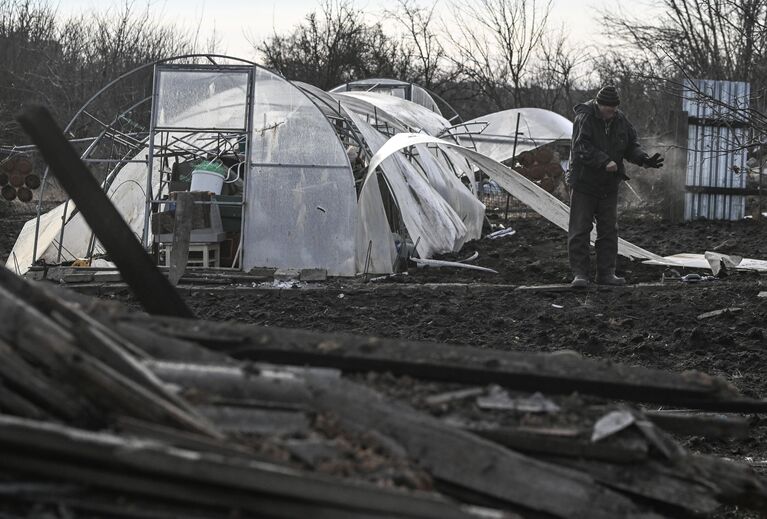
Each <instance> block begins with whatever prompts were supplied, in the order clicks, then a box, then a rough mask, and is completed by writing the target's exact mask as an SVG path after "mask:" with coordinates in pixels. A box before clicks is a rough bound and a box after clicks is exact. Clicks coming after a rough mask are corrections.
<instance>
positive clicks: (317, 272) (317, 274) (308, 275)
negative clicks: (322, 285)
mask: <svg viewBox="0 0 767 519" xmlns="http://www.w3.org/2000/svg"><path fill="white" fill-rule="evenodd" d="M327 279H328V271H327V270H325V269H301V281H325V280H327Z"/></svg>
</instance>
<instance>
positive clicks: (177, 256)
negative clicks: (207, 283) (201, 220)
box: [166, 192, 207, 286]
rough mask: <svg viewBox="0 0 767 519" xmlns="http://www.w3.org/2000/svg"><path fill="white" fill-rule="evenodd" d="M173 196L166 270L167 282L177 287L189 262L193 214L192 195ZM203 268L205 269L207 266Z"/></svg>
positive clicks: (187, 193) (185, 193)
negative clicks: (171, 230)
mask: <svg viewBox="0 0 767 519" xmlns="http://www.w3.org/2000/svg"><path fill="white" fill-rule="evenodd" d="M175 195H176V215H175V217H174V218H173V222H174V226H173V242H172V244H171V251H170V268H169V269H168V280H169V281H170V284H171V285H173V286H176V285H178V281H179V279H181V276H183V275H184V271H185V270H186V264H187V262H188V261H189V237H190V236H191V234H192V213H193V212H194V200H193V198H192V196H193V195H192V193H189V192H178V193H175ZM166 254H167V252H166ZM205 266H206V267H207V265H205Z"/></svg>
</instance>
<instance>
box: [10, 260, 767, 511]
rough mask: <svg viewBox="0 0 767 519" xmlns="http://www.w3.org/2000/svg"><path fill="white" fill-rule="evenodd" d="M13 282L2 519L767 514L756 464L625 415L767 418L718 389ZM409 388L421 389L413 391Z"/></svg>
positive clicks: (550, 358)
mask: <svg viewBox="0 0 767 519" xmlns="http://www.w3.org/2000/svg"><path fill="white" fill-rule="evenodd" d="M5 272H6V273H5V274H3V275H1V276H0V309H2V311H3V313H4V315H5V316H6V319H5V320H4V321H3V325H2V326H0V357H2V362H1V363H0V382H1V383H2V384H1V385H0V409H2V412H3V414H2V415H0V451H2V455H1V456H0V466H1V467H2V469H3V476H2V482H1V483H0V491H2V492H3V501H2V503H3V504H2V505H1V506H2V508H0V511H2V512H3V513H5V514H15V515H16V516H19V515H21V516H25V515H24V514H27V515H28V514H29V513H31V511H32V510H37V511H40V510H44V511H45V513H46V516H47V517H90V516H92V515H88V514H92V513H93V511H94V510H96V511H98V514H99V516H100V517H115V516H121V514H123V512H124V510H126V509H130V510H131V513H132V514H133V515H132V516H133V517H158V516H159V515H162V514H165V515H164V516H176V517H178V516H183V517H201V518H207V517H221V516H224V515H226V516H228V517H231V516H233V515H236V516H253V515H258V516H269V517H319V516H323V517H379V516H393V517H433V518H437V517H456V518H459V517H467V518H468V517H488V514H495V515H494V516H495V517H518V516H521V517H525V516H527V515H528V514H533V515H535V514H538V515H540V514H544V515H547V516H550V517H563V518H564V517H596V518H599V517H604V518H608V517H610V518H611V517H630V516H636V517H639V516H643V517H676V516H677V515H678V513H688V514H692V513H695V514H700V513H711V512H713V511H714V510H716V509H717V508H718V507H719V506H720V505H721V504H722V503H734V504H737V505H738V506H740V507H748V508H751V509H753V510H756V511H761V512H764V511H765V510H767V485H765V481H764V480H763V478H762V477H761V476H759V475H758V474H757V473H755V472H754V471H753V469H751V468H750V467H749V466H747V465H745V464H740V463H735V462H732V461H729V460H725V459H721V458H718V457H716V456H705V455H697V454H691V453H690V452H688V451H687V450H686V449H685V448H684V447H683V446H682V445H681V444H680V443H678V442H677V441H676V440H675V439H674V438H673V437H672V436H671V435H670V434H669V433H667V432H665V431H664V430H663V423H664V422H663V420H662V419H657V421H656V417H655V415H653V414H649V413H645V412H644V411H643V410H642V408H641V407H638V406H636V405H635V406H629V405H628V404H626V403H618V402H616V401H617V400H620V401H624V402H636V403H637V404H638V403H651V402H654V403H656V404H662V405H667V406H676V407H678V408H687V409H701V410H709V411H710V410H716V411H718V412H720V413H728V412H733V411H744V410H745V411H748V412H754V413H760V412H764V411H765V410H767V402H765V401H762V400H758V399H753V398H749V397H747V396H744V395H741V394H739V393H738V391H737V390H735V388H734V387H732V385H730V384H728V383H727V382H725V381H724V380H722V379H720V378H718V377H712V376H708V375H705V374H703V373H699V372H687V373H685V374H673V373H669V372H664V371H659V370H651V369H647V368H639V367H630V366H624V365H619V364H613V363H607V362H603V361H597V360H593V359H586V358H583V357H580V356H578V355H561V354H532V353H521V352H510V351H509V352H502V351H493V350H483V349H478V348H473V347H470V346H454V345H447V344H429V343H418V342H411V341H407V340H397V339H379V338H372V337H361V336H353V335H344V334H338V333H321V332H310V331H303V330H290V329H282V328H274V327H261V326H254V325H246V324H238V323H233V322H210V321H205V320H190V319H185V318H179V317H163V316H158V315H154V316H149V315H147V314H144V313H137V312H131V311H128V310H127V309H126V308H125V307H123V306H122V305H119V304H116V303H105V302H104V301H98V300H93V299H90V298H87V297H85V296H82V295H79V294H76V293H73V292H71V291H65V290H64V289H60V288H56V287H54V286H53V285H50V284H39V283H37V284H34V283H31V282H28V281H24V280H21V279H20V278H17V277H16V276H15V275H13V274H12V273H11V272H10V271H5ZM487 384H496V385H495V386H487ZM416 387H418V388H419V389H418V391H416V392H415V393H418V394H423V393H424V391H425V392H426V393H427V394H428V396H427V397H426V398H424V399H423V400H421V401H413V400H411V399H410V398H409V397H411V396H412V395H413V394H414V388H416ZM429 393H430V394H429ZM429 397H431V398H429ZM483 398H484V399H485V400H484V405H483V404H480V402H482V401H483ZM488 403H490V404H491V405H487V404H488ZM477 404H479V405H477ZM615 417H619V418H620V419H617V418H615ZM629 417H630V420H629V419H628V418H629ZM688 421H689V422H690V425H689V426H688V428H687V430H688V431H690V432H689V434H696V433H695V432H694V431H695V428H696V427H697V426H698V425H699V424H701V423H704V424H707V423H709V422H712V423H715V424H716V425H715V426H712V428H716V427H718V431H719V433H720V434H721V433H722V432H723V431H726V430H727V427H728V426H729V425H728V422H726V421H722V420H721V418H715V417H708V416H707V415H704V414H695V415H691V416H687V415H685V414H684V413H678V414H677V415H675V416H674V417H673V418H669V419H667V420H666V423H672V422H673V423H675V424H676V428H675V431H676V432H678V431H680V430H684V425H683V424H685V423H686V422H688ZM606 424H612V425H606ZM616 424H617V425H616ZM738 427H742V424H737V423H736V424H733V425H732V428H733V431H735V430H738ZM597 432H599V434H597ZM595 438H596V440H598V441H595ZM477 504H481V505H482V506H483V507H484V508H478V507H477V506H476V505H477ZM491 509H492V510H494V511H492V510H491ZM504 514H506V515H504Z"/></svg>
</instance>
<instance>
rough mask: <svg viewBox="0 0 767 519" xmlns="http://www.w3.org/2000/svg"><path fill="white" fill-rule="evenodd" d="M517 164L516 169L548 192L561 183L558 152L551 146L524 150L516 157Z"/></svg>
mask: <svg viewBox="0 0 767 519" xmlns="http://www.w3.org/2000/svg"><path fill="white" fill-rule="evenodd" d="M516 161H517V163H518V164H519V166H518V167H517V171H518V172H519V173H521V174H522V175H524V176H525V177H526V178H528V179H529V180H532V181H533V182H535V183H536V184H538V185H539V186H541V188H543V189H545V190H546V191H548V192H549V193H553V192H554V191H555V190H556V189H557V187H558V186H559V185H560V184H561V183H562V176H563V172H562V166H561V165H560V157H559V153H557V152H555V151H554V150H553V149H552V148H551V146H541V147H540V148H536V149H534V150H530V151H525V152H522V153H520V154H519V155H518V156H517V157H516Z"/></svg>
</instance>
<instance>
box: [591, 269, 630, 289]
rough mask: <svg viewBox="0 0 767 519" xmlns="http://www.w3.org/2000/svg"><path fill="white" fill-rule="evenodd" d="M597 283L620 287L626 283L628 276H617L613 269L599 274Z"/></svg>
mask: <svg viewBox="0 0 767 519" xmlns="http://www.w3.org/2000/svg"><path fill="white" fill-rule="evenodd" d="M597 284H598V285H611V286H615V287H620V286H623V285H625V284H626V278H622V277H619V276H616V275H615V271H614V270H612V271H609V272H607V273H604V274H597Z"/></svg>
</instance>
